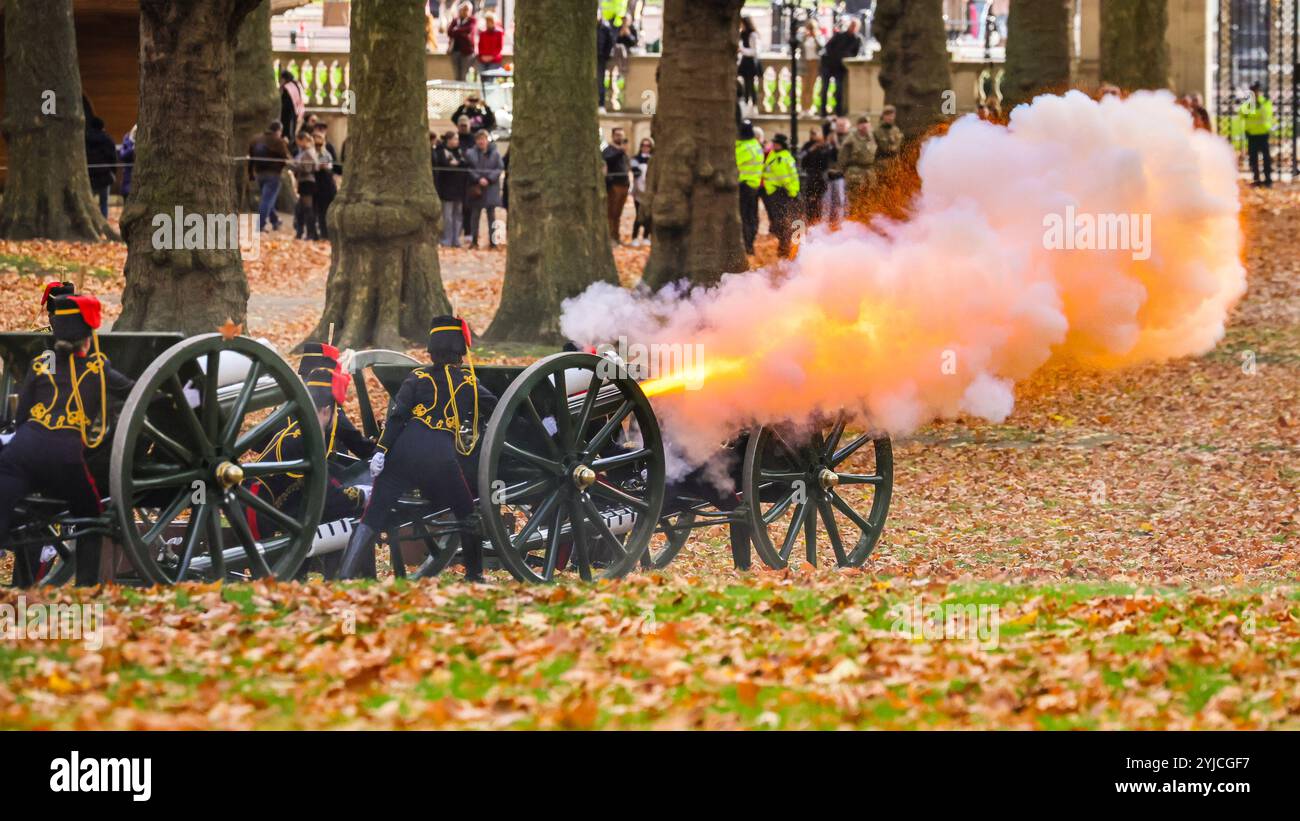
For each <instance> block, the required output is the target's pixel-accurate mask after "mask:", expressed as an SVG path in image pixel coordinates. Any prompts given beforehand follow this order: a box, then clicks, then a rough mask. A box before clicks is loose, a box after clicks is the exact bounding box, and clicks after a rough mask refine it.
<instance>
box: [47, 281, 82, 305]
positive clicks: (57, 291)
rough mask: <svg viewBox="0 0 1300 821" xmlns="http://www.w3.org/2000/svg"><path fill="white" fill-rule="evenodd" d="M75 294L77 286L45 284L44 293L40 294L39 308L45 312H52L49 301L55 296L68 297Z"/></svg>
mask: <svg viewBox="0 0 1300 821" xmlns="http://www.w3.org/2000/svg"><path fill="white" fill-rule="evenodd" d="M76 292H77V286H76V285H73V284H72V283H71V282H47V283H46V284H45V292H44V293H43V294H41V306H42V307H44V308H46V309H47V310H53V308H52V307H51V306H50V300H51V299H53V298H54V297H56V296H70V295H72V294H75V293H76Z"/></svg>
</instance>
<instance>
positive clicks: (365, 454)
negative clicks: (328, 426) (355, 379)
mask: <svg viewBox="0 0 1300 821" xmlns="http://www.w3.org/2000/svg"><path fill="white" fill-rule="evenodd" d="M318 368H325V369H326V370H329V371H333V372H334V373H336V374H338V375H339V376H340V378H341V379H343V380H344V384H343V391H342V393H343V395H344V396H346V395H347V381H348V380H350V379H351V377H350V376H348V375H347V374H345V373H343V371H342V370H341V369H340V365H339V349H338V348H336V347H334V346H333V345H327V344H325V343H324V342H308V343H307V344H305V345H303V353H302V360H301V361H299V362H298V375H299V376H300V377H302V378H303V381H307V379H308V377H309V375H310V374H311V372H312V371H314V370H316V369H318ZM309 387H310V386H309ZM343 402H344V400H343V399H339V400H338V405H337V413H336V414H335V419H334V422H333V423H332V424H335V425H336V426H337V427H336V428H335V441H336V442H337V443H338V445H339V448H338V449H339V450H340V451H344V450H346V451H348V452H349V453H352V454H355V455H356V456H357V457H359V458H361V459H369V458H370V457H371V456H374V455H375V443H374V442H373V441H372V440H371V439H369V438H367V437H366V435H365V434H364V433H362V432H361V431H359V430H357V426H356V425H354V424H352V420H351V419H349V418H348V414H347V411H346V410H344V408H343ZM326 434H327V435H328V431H326Z"/></svg>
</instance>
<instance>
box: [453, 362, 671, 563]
mask: <svg viewBox="0 0 1300 821" xmlns="http://www.w3.org/2000/svg"><path fill="white" fill-rule="evenodd" d="M584 388H585V390H584ZM570 391H573V392H574V395H573V396H570V395H569V394H570ZM578 391H582V392H580V393H579V392H578ZM664 478H665V473H664V453H663V443H662V441H661V440H660V438H659V423H658V422H657V421H656V419H655V415H654V411H653V410H652V409H651V407H650V403H649V401H648V400H647V399H646V397H645V394H643V393H642V392H641V389H640V388H639V387H638V386H637V384H636V382H635V381H634V380H632V379H631V378H629V377H628V376H627V375H626V374H621V373H615V372H614V371H613V366H612V365H611V363H610V362H609V361H608V360H605V359H602V358H600V357H597V356H594V355H592V354H584V353H562V354H555V355H553V356H548V357H547V358H545V359H542V360H540V361H538V362H536V363H534V364H533V365H532V366H531V367H529V368H528V369H527V370H525V371H524V372H523V373H521V374H520V375H519V376H518V377H517V378H516V379H515V380H514V382H512V383H511V384H510V387H509V388H508V389H507V390H506V392H505V395H504V396H502V397H501V401H500V402H499V404H498V405H497V407H496V410H495V411H494V412H493V414H492V418H491V420H490V421H489V422H488V427H487V435H486V437H485V438H484V440H483V453H482V456H481V457H480V460H479V474H478V485H479V507H480V511H481V513H482V518H483V529H484V531H485V534H486V535H487V537H488V539H490V541H491V543H492V547H493V550H494V551H495V552H496V555H497V557H498V559H499V561H500V562H501V564H502V565H503V566H504V567H505V568H506V569H507V570H509V571H510V573H511V574H512V575H514V577H515V578H517V579H519V580H521V581H530V582H549V581H552V580H553V579H555V578H556V575H557V573H559V572H561V571H562V570H565V569H570V568H576V571H577V572H578V574H579V575H580V576H581V577H582V578H583V579H590V578H592V576H593V575H599V576H600V577H602V578H615V577H618V576H622V575H623V574H625V573H627V572H628V571H629V570H631V569H632V568H633V567H634V566H635V565H636V563H637V562H638V561H639V560H640V559H641V556H642V554H643V553H644V552H645V550H646V546H647V545H648V544H649V542H650V537H651V536H652V535H653V534H654V532H655V528H656V526H657V525H658V523H659V512H660V508H661V507H662V505H663V499H664Z"/></svg>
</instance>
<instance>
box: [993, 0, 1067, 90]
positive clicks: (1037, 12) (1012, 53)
mask: <svg viewBox="0 0 1300 821" xmlns="http://www.w3.org/2000/svg"><path fill="white" fill-rule="evenodd" d="M1007 26H1008V29H1009V31H1008V34H1007V76H1006V79H1005V80H1004V81H1003V83H1002V91H1003V97H1004V99H1005V107H1006V110H1008V111H1010V110H1011V108H1013V107H1014V106H1017V105H1019V104H1021V103H1025V102H1029V100H1030V98H1032V97H1033V96H1034V95H1035V94H1038V93H1040V92H1044V91H1046V92H1060V91H1064V90H1065V89H1066V88H1067V87H1068V86H1069V84H1070V4H1069V2H1068V0H1011V16H1010V18H1009V19H1008V21H1007Z"/></svg>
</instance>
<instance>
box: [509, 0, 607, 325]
mask: <svg viewBox="0 0 1300 821" xmlns="http://www.w3.org/2000/svg"><path fill="white" fill-rule="evenodd" d="M514 106H515V108H514V112H513V113H514V123H513V125H512V130H511V135H510V210H509V212H508V214H507V216H508V219H509V224H508V229H509V244H508V245H507V246H506V251H507V256H506V278H505V283H504V284H503V286H502V292H501V307H500V309H498V311H497V315H496V318H495V319H494V320H493V321H492V327H491V328H489V329H488V336H491V337H492V338H493V339H498V340H513V341H530V342H535V341H543V342H558V341H560V326H559V320H560V302H561V300H563V299H566V298H568V297H571V296H575V295H576V294H579V293H581V292H582V291H583V290H585V289H586V287H587V286H588V285H590V284H591V283H593V282H614V283H616V282H618V276H617V273H616V271H615V269H614V255H613V253H612V252H611V251H610V247H609V228H608V222H607V221H606V211H605V208H606V205H605V203H606V200H605V186H604V163H603V162H601V160H600V142H599V138H598V135H599V134H600V126H599V123H598V121H597V118H596V2H595V0H528V2H527V3H521V4H519V6H518V7H517V10H516V12H515V96H514Z"/></svg>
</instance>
